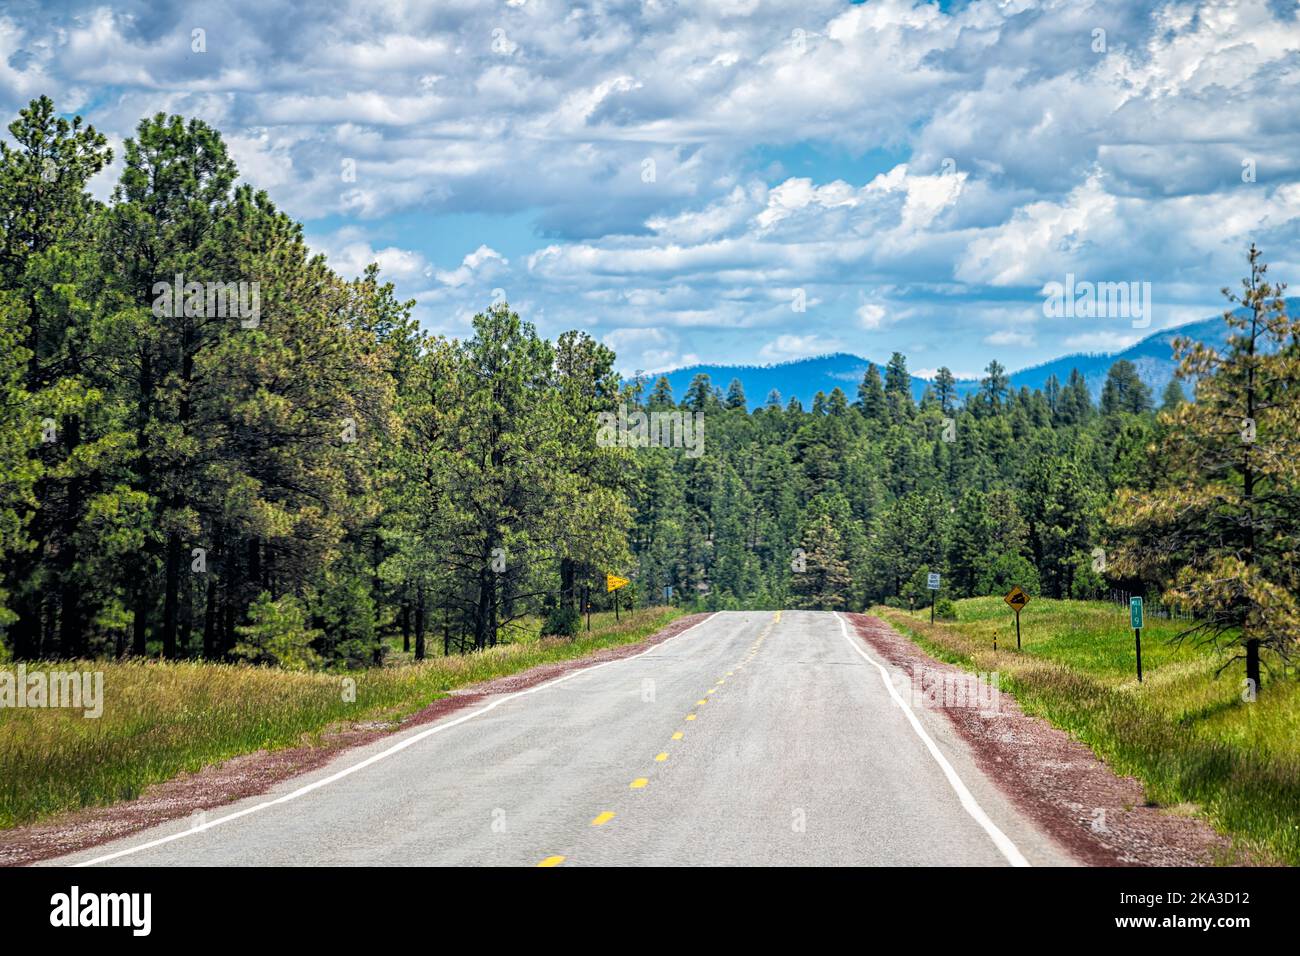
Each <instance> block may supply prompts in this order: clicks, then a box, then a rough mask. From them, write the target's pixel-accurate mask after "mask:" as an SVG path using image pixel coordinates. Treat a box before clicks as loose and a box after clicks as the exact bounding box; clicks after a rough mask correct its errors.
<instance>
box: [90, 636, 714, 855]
mask: <svg viewBox="0 0 1300 956" xmlns="http://www.w3.org/2000/svg"><path fill="white" fill-rule="evenodd" d="M715 616H716V612H714V613H713V614H710V615H709V616H708V617H706V618H705V619H704V620H703V621H696V622H695V623H694V624H692V625H691V626H690V627H688V628H686V630H684V631H682V632H681V633H680V634H674V635H673V636H672V637H670V638H668V640H664V641H660V642H659V643H658V644H655V645H654V646H653V647H648V648H646V649H645V650H644V651H642V652H641V653H640V654H633V655H632V656H631V657H619V658H616V659H615V660H612V661H602V662H601V663H599V664H592V665H591V666H589V667H582V668H579V669H578V670H575V671H571V672H570V673H568V674H565V675H564V676H563V677H557V678H555V680H550V681H547V682H546V683H544V684H538V685H537V686H536V687H529V688H528V689H527V690H519V691H515V692H514V693H513V694H507V695H506V696H504V697H498V698H497V699H496V700H494V701H492V702H491V703H490V704H488V705H487V706H485V707H480V708H479V709H478V710H475V711H471V712H470V713H468V714H465V715H464V716H462V717H457V718H456V719H455V720H449V721H447V722H445V723H440V724H434V725H433V726H432V727H430V728H428V729H427V730H422V731H420V732H419V733H418V734H412V735H411V736H410V737H407V738H405V739H404V740H399V741H398V742H397V743H395V744H393V746H391V747H389V748H388V749H387V750H384V751H381V752H380V753H377V754H374V755H373V756H371V757H367V758H366V759H365V760H362V761H361V762H360V763H356V764H353V765H352V766H350V767H345V768H344V769H342V770H340V771H339V772H338V773H335V774H331V775H330V776H328V777H324V778H323V779H320V780H317V781H315V782H313V783H309V784H307V785H306V786H303V787H299V788H298V789H297V790H294V791H293V792H292V793H286V794H285V795H284V796H282V797H276V798H275V799H274V800H267V801H265V802H263V803H258V804H255V805H254V806H251V807H246V808H244V809H243V810H239V811H236V812H235V813H229V814H226V816H224V817H218V818H217V819H216V820H212V821H211V822H208V823H204V824H201V825H200V826H196V827H191V828H190V829H188V830H181V831H180V832H179V833H172V834H170V835H168V836H165V837H159V838H158V839H156V840H150V841H148V842H147V843H140V844H137V845H136V846H131V847H127V848H126V849H124V850H118V851H116V852H114V853H106V854H105V855H104V856H97V857H95V858H94V859H93V860H86V861H84V862H82V863H74V864H72V866H74V867H83V866H95V865H96V864H98V863H107V862H109V861H110V860H116V859H118V858H119V857H124V856H130V855H131V854H132V853H139V852H140V851H141V850H149V849H152V848H153V847H156V846H162V845H163V844H165V843H171V842H172V841H173V840H179V839H181V838H183V837H187V836H190V835H192V834H195V833H202V832H203V831H204V830H211V829H212V828H213V827H216V826H220V825H221V824H223V823H229V822H230V821H231V820H238V819H239V818H240V817H246V816H248V815H249V814H252V813H257V812H258V811H259V810H265V809H267V808H268V807H274V806H278V805H280V804H282V803H288V802H289V801H291V800H297V799H298V798H299V797H305V796H306V795H307V794H309V793H311V792H312V791H313V790H319V789H320V788H321V787H324V786H328V785H329V784H331V783H334V782H335V781H338V780H342V779H343V778H344V777H348V776H351V775H352V774H354V773H356V772H357V771H358V770H364V769H365V768H366V767H369V766H370V765H371V764H376V763H378V762H379V761H381V760H383V759H384V758H385V757H391V756H392V755H393V754H395V753H399V752H401V751H403V750H405V749H406V748H407V747H409V746H411V745H412V744H415V743H418V742H419V741H421V740H424V739H425V738H426V737H432V736H433V735H434V734H438V733H442V731H444V730H450V729H451V728H452V727H456V726H458V725H460V724H463V723H465V721H467V720H473V719H474V718H475V717H481V716H483V715H484V714H486V713H487V712H488V711H491V710H496V709H497V708H498V707H500V706H501V705H502V704H505V703H509V702H510V701H512V700H515V699H516V698H519V697H524V696H526V695H528V694H535V693H536V692H537V691H539V690H545V689H546V688H548V687H554V686H555V685H556V684H563V683H564V682H565V681H566V680H571V679H572V678H574V677H580V676H582V675H583V674H590V673H592V672H593V671H598V670H600V669H601V668H602V667H608V666H609V665H610V664H622V663H623V662H624V661H634V660H636V659H637V658H638V657H644V656H645V655H646V654H649V653H651V652H652V651H657V650H659V648H661V647H663V646H664V645H665V644H667V643H668V642H669V641H675V640H677V639H678V638H679V637H685V636H686V635H687V634H689V633H690V632H691V631H693V630H695V629H696V628H697V627H699V626H700V625H702V624H707V623H708V622H709V621H711V620H713V618H714V617H715ZM665 626H668V625H665Z"/></svg>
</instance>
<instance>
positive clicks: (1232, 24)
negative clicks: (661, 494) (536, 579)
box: [0, 0, 1300, 374]
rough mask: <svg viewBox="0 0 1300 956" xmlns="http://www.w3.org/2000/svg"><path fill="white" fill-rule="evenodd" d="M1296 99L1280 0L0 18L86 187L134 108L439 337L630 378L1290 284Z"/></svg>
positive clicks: (1099, 327) (215, 9)
mask: <svg viewBox="0 0 1300 956" xmlns="http://www.w3.org/2000/svg"><path fill="white" fill-rule="evenodd" d="M196 30H200V31H203V32H202V34H201V37H202V43H196V40H195V37H196V33H195V31H196ZM196 46H201V47H202V49H201V50H196V49H195V47H196ZM1298 87H1300V20H1298V19H1297V5H1296V4H1295V3H1293V2H1276V0H1273V2H1270V0H1242V2H1238V3H1217V2H1206V3H1195V2H1191V3H1152V4H1144V3H1133V2H1115V3H1111V2H1091V3H1090V2H1087V0H1069V2H1029V0H1006V2H970V3H943V4H933V3H930V4H926V3H911V2H903V0H870V2H867V3H860V4H854V3H848V2H844V0H833V2H832V0H800V2H797V3H794V2H765V0H692V2H682V3H674V2H671V0H640V2H633V0H625V2H624V0H601V2H590V3H580V2H579V3H560V2H551V0H497V2H468V0H441V2H436V3H421V2H413V0H389V2H383V0H378V2H365V3H361V2H355V3H348V2H345V3H340V4H321V3H306V2H303V3H298V2H291V0H259V2H235V0H223V2H215V3H166V2H164V3H145V2H126V3H112V4H94V3H90V4H79V3H73V4H60V3H53V4H51V3H48V2H43V3H40V4H37V3H34V2H22V0H19V2H10V3H7V4H6V5H5V7H4V8H3V10H2V11H0V106H2V107H3V108H4V111H5V113H6V115H9V116H12V115H13V114H14V113H15V112H16V110H17V109H18V108H19V107H20V106H22V105H23V104H25V103H26V102H27V101H28V100H30V99H31V98H32V97H35V96H37V95H40V94H42V93H46V94H49V95H50V96H51V97H53V98H54V100H55V102H56V104H57V105H58V107H59V108H60V109H61V110H63V111H65V112H69V113H72V112H80V113H82V114H83V115H85V116H86V117H87V119H88V120H89V121H90V122H92V123H94V124H95V125H96V126H97V127H98V128H99V129H101V130H103V131H104V132H105V133H107V134H108V136H109V138H110V141H111V142H113V144H114V145H115V146H116V147H118V148H117V150H116V152H117V156H118V162H117V163H115V165H114V167H113V168H112V169H111V170H109V171H107V172H106V174H105V175H104V176H102V177H101V179H100V180H99V181H97V182H96V183H95V184H94V188H95V191H96V193H97V194H98V195H100V196H102V197H105V198H106V197H107V195H108V194H109V192H110V191H111V187H112V183H113V181H114V179H115V178H116V175H117V174H118V172H119V171H120V157H121V149H120V144H121V141H122V140H123V139H124V138H125V137H127V136H129V135H130V134H131V131H132V129H133V127H134V126H135V124H136V122H137V121H138V120H139V118H140V117H142V116H144V115H147V114H152V113H154V112H157V111H159V110H163V111H168V112H175V113H180V114H182V115H186V116H199V117H202V118H204V119H206V120H208V121H209V122H211V123H212V124H213V125H215V126H217V127H218V128H219V129H220V130H221V131H222V132H223V134H224V135H225V136H226V139H227V142H228V143H229V145H230V148H231V150H232V153H233V154H234V156H235V158H236V160H237V161H238V163H239V165H240V169H241V172H242V174H243V176H244V177H245V178H246V179H247V180H249V181H251V182H253V183H254V184H256V185H258V186H260V187H262V188H265V189H267V190H268V192H269V193H270V194H271V196H272V197H273V198H274V199H275V200H276V202H277V203H279V205H280V206H281V207H282V208H284V209H285V210H286V211H288V212H289V213H290V214H292V215H293V216H295V217H296V218H298V219H300V220H301V221H303V223H304V224H305V228H306V232H307V235H308V238H309V241H310V242H311V243H312V245H313V247H314V248H316V249H318V250H320V251H322V252H324V253H325V254H326V255H327V256H328V257H329V259H330V261H331V263H332V264H333V265H334V267H335V268H336V269H337V270H339V271H340V272H342V273H344V274H347V275H352V274H355V273H357V272H359V271H360V270H361V269H362V268H363V267H364V265H365V264H366V263H367V262H369V261H378V262H379V263H380V264H381V267H382V269H383V272H384V273H385V274H386V275H387V276H388V277H389V278H390V279H392V281H394V282H395V283H396V284H397V286H398V288H399V290H400V292H401V293H403V294H404V295H406V296H408V297H412V298H415V299H416V300H417V301H418V303H419V304H418V307H417V309H418V315H419V317H420V320H421V322H422V323H423V324H424V325H425V326H426V327H427V328H429V329H430V330H433V331H436V332H440V333H445V334H447V335H464V334H465V333H466V331H467V329H468V327H469V320H470V318H471V317H472V316H473V314H474V313H475V312H476V311H479V310H481V309H482V308H483V307H484V306H485V305H486V304H487V303H488V302H490V301H491V300H492V298H493V296H494V293H495V291H496V290H501V293H502V294H504V296H505V297H506V298H507V299H508V300H509V301H510V302H511V304H512V305H514V306H515V307H517V308H518V310H519V311H520V312H521V313H522V314H523V315H524V316H525V317H526V318H529V319H531V320H532V321H534V322H535V323H536V324H537V325H538V327H539V328H540V329H541V330H542V332H543V333H545V334H547V335H551V336H554V335H557V334H558V333H559V332H561V331H563V330H565V329H568V328H583V329H586V330H588V331H589V332H590V333H591V334H592V335H594V336H596V337H597V338H599V339H601V340H603V341H605V342H606V343H607V344H609V345H611V346H612V347H614V348H615V349H616V351H617V352H618V354H619V364H620V366H621V367H622V368H623V369H624V370H625V371H633V370H636V369H645V370H650V371H657V370H662V369H666V368H672V367H676V366H680V365H684V364H690V363H692V362H694V361H709V362H735V363H748V362H769V361H782V360H786V359H790V358H798V357H801V356H805V355H812V354H820V353H825V352H829V351H839V350H844V351H851V352H855V353H857V354H859V355H863V356H865V357H868V358H873V359H881V358H884V357H887V356H888V355H889V353H890V352H892V351H894V350H899V351H903V352H905V353H906V354H907V355H908V357H909V360H910V364H911V367H912V368H913V370H914V371H918V372H920V373H922V374H925V373H927V372H928V371H930V370H932V369H934V368H936V367H938V366H940V365H947V366H949V367H950V368H952V369H953V370H954V371H955V372H957V373H958V374H972V373H975V372H978V370H979V369H981V368H983V366H984V365H985V364H987V362H988V361H989V360H990V359H993V358H997V359H999V360H1000V361H1002V362H1003V363H1004V364H1005V365H1008V366H1010V367H1011V368H1020V367H1023V366H1026V365H1031V364H1034V363H1037V362H1039V361H1042V360H1045V359H1048V358H1051V357H1054V356H1056V355H1060V354H1063V353H1065V352H1071V351H1096V350H1113V349H1118V348H1122V347H1124V346H1125V345H1127V344H1129V343H1131V342H1133V341H1135V340H1136V339H1137V338H1140V337H1142V336H1143V335H1145V334H1148V333H1149V332H1150V331H1153V330H1155V329H1157V328H1161V327H1165V326H1168V325H1173V324H1178V323H1181V322H1186V321H1189V320H1192V319H1197V318H1202V317H1204V316H1206V315H1209V314H1213V313H1214V312H1216V311H1218V310H1219V308H1220V302H1221V298H1220V296H1219V292H1218V290H1219V289H1220V287H1222V286H1223V285H1225V284H1229V283H1235V282H1236V279H1237V278H1238V277H1239V276H1240V275H1241V272H1242V267H1243V262H1244V252H1245V248H1246V246H1247V245H1248V244H1249V243H1250V242H1251V241H1252V240H1254V241H1257V242H1258V243H1259V244H1260V245H1261V246H1262V247H1263V248H1264V251H1265V255H1266V257H1267V258H1268V259H1269V260H1270V261H1271V262H1272V263H1273V274H1274V276H1276V277H1278V278H1284V279H1285V278H1288V277H1290V278H1294V277H1295V276H1296V275H1297V271H1298V270H1297V269H1296V266H1297V265H1298V264H1300V253H1298V252H1297V249H1300V246H1298V244H1297V242H1296V239H1297V232H1298V230H1300V113H1298V112H1297V110H1296V108H1295V106H1296V104H1297V103H1300V89H1298ZM1243 163H1244V164H1247V165H1246V166H1243ZM1247 167H1249V168H1250V169H1252V170H1253V172H1254V175H1253V177H1252V176H1244V175H1243V171H1244V170H1246V169H1247ZM351 169H354V170H355V176H354V177H352V176H349V175H347V173H348V171H349V170H351ZM1251 180H1253V181H1251ZM1067 273H1072V274H1074V275H1075V276H1076V277H1077V278H1078V279H1080V280H1085V281H1092V282H1102V281H1107V282H1110V281H1125V282H1149V283H1151V290H1152V291H1151V295H1152V301H1153V303H1154V308H1153V321H1152V322H1151V325H1150V327H1149V328H1134V327H1133V323H1132V322H1130V321H1129V320H1128V319H1125V318H1120V317H1100V318H1081V317H1070V318H1049V317H1047V316H1045V315H1044V311H1043V307H1042V306H1043V288H1044V286H1045V285H1046V284H1047V283H1051V282H1064V281H1065V277H1066V275H1067ZM800 304H802V305H803V309H802V310H800V309H799V305H800Z"/></svg>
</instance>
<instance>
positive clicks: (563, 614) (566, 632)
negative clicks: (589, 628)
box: [542, 605, 582, 637]
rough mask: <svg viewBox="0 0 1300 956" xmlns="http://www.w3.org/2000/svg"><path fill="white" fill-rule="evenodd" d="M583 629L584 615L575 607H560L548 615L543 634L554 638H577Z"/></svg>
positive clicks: (543, 626) (543, 625)
mask: <svg viewBox="0 0 1300 956" xmlns="http://www.w3.org/2000/svg"><path fill="white" fill-rule="evenodd" d="M581 627H582V615H581V614H579V613H578V609H577V608H574V607H565V606H564V605H560V606H559V607H557V608H555V609H554V610H552V611H551V613H550V614H548V615H546V621H545V622H544V623H543V624H542V634H543V635H549V636H554V637H577V636H578V631H579V629H580V628H581Z"/></svg>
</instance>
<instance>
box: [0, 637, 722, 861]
mask: <svg viewBox="0 0 1300 956" xmlns="http://www.w3.org/2000/svg"><path fill="white" fill-rule="evenodd" d="M709 616H710V615H709V614H688V615H686V616H684V617H680V618H678V619H677V620H675V621H673V622H672V623H671V624H669V625H668V626H667V627H664V628H662V629H661V630H659V631H656V632H655V633H654V634H652V635H650V636H649V637H647V638H645V639H644V640H641V641H636V642H634V643H631V644H620V645H618V646H616V647H607V648H604V649H602V650H599V651H596V652H594V653H592V654H588V655H586V656H585V657H575V658H573V659H571V660H567V661H557V662H555V663H553V664H541V665H539V666H537V667H533V668H530V669H528V670H526V671H520V672H519V673H517V674H509V675H507V676H505V677H498V678H495V679H493V680H490V681H485V682H483V683H481V684H472V685H470V686H468V687H463V688H460V689H458V690H455V691H452V692H451V693H450V694H449V695H448V696H446V697H443V698H441V699H439V700H436V701H434V702H433V703H432V704H430V705H429V706H428V707H425V708H424V709H422V710H420V711H418V712H416V713H414V714H412V715H411V716H409V717H407V718H406V719H404V720H403V721H402V722H401V723H400V724H398V725H396V726H395V727H394V726H393V725H391V724H355V725H353V726H351V727H348V728H347V729H345V730H342V731H338V732H334V733H328V734H325V735H322V737H321V740H320V742H319V743H318V744H316V745H312V746H302V747H291V748H286V749H283V750H275V751H265V750H260V751H257V752H256V753H250V754H244V755H242V756H239V757H234V758H232V759H230V760H226V761H224V762H222V763H220V764H215V765H213V766H210V767H205V768H203V769H202V770H200V771H198V772H197V773H187V774H182V775H180V776H178V777H175V778H173V779H171V780H168V781H166V782H165V783H160V784H156V785H154V786H152V787H150V788H149V789H148V790H146V791H145V792H144V793H143V794H141V795H140V796H139V797H138V798H137V799H135V800H131V801H128V802H125V803H118V804H113V805H112V806H108V807H91V808H87V809H85V810H76V811H71V812H68V813H63V814H59V815H57V816H55V817H52V818H50V819H48V820H45V821H43V822H41V823H36V824H31V825H29V826H24V827H15V828H13V829H11V830H4V831H0V866H25V865H27V864H30V863H36V862H38V861H40V860H48V859H50V858H51V857H56V856H62V855H64V854H65V853H74V852H76V851H78V850H84V849H88V848H89V847H92V846H98V845H99V844H101V843H107V842H108V841H110V840H117V839H121V838H122V837H125V836H130V835H131V834H132V833H138V832H139V831H141V830H145V829H148V828H149V827H152V826H156V825H158V824H160V823H165V822H166V821H168V820H174V819H176V818H178V817H184V816H190V815H192V814H196V813H199V812H202V811H205V810H211V809H215V808H217V807H221V806H225V805H226V804H229V803H233V802H234V801H236V800H242V799H244V798H245V797H252V796H257V795H258V794H262V793H266V792H267V791H268V790H270V789H271V788H272V787H274V786H275V785H276V784H278V783H280V782H281V781H284V780H287V779H288V778H290V777H294V776H297V775H298V774H302V773H306V772H308V771H310V770H315V769H316V768H317V767H320V766H322V765H323V764H325V763H327V762H328V761H330V760H333V759H334V758H335V757H337V756H338V755H339V754H340V753H342V752H343V751H345V750H348V749H350V748H353V747H359V746H361V745H363V744H368V743H372V742H374V741H376V740H378V739H380V738H382V737H386V736H388V735H389V734H391V733H393V732H394V731H395V730H406V729H408V728H410V727H416V726H419V725H420V724H428V723H432V722H433V721H435V720H441V719H442V718H444V717H447V716H449V715H451V714H454V713H456V712H457V711H460V710H464V709H466V708H468V707H472V706H474V705H475V704H477V703H480V702H482V701H484V700H486V699H487V698H489V697H494V696H497V695H500V694H512V693H515V692H517V691H521V690H526V689H527V688H529V687H535V686H537V685H538V684H543V683H545V682H546V681H549V680H554V679H555V678H557V677H560V676H562V675H564V674H567V673H569V672H570V671H576V670H582V669H583V668H587V667H591V666H593V665H595V664H601V663H604V662H606V661H614V660H619V659H621V658H625V657H631V656H633V655H634V654H639V653H641V652H642V651H644V650H646V649H647V648H649V647H653V646H654V645H656V644H661V643H663V642H664V641H666V640H668V639H669V638H671V637H675V636H677V635H678V634H680V633H682V631H684V630H686V629H687V628H689V627H691V626H693V625H695V624H698V623H700V622H701V621H703V620H705V619H706V618H708V617H709Z"/></svg>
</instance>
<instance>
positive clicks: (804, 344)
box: [758, 335, 844, 362]
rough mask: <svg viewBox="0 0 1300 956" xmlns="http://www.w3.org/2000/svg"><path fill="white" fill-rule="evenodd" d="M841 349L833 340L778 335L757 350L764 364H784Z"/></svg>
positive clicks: (811, 336) (818, 337)
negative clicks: (791, 360)
mask: <svg viewBox="0 0 1300 956" xmlns="http://www.w3.org/2000/svg"><path fill="white" fill-rule="evenodd" d="M843 347H844V346H843V345H841V344H840V342H838V341H836V340H835V339H823V338H821V337H820V336H817V335H779V336H777V337H776V338H775V339H774V340H773V341H771V342H768V343H767V344H766V345H764V346H763V347H762V348H761V349H759V350H758V357H759V358H760V359H762V360H763V361H765V362H786V361H789V360H790V359H796V358H807V357H808V356H810V355H826V354H828V353H830V352H837V351H839V350H841V349H842V348H843Z"/></svg>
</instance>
